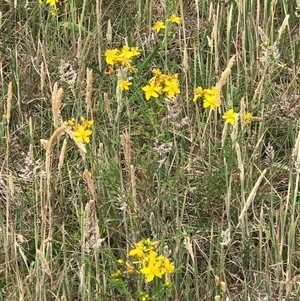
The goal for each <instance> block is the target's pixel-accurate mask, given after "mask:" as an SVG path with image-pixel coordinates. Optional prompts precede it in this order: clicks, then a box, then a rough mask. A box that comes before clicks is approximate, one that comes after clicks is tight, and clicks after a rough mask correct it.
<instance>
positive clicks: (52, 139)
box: [41, 122, 68, 189]
mask: <svg viewBox="0 0 300 301" xmlns="http://www.w3.org/2000/svg"><path fill="white" fill-rule="evenodd" d="M67 127H68V124H67V123H66V122H65V123H63V125H62V126H60V127H59V128H58V129H56V130H55V131H54V133H53V134H52V135H51V137H50V139H49V140H45V139H41V143H42V145H43V147H44V148H45V150H46V162H45V165H46V166H45V169H46V177H47V188H48V189H50V179H51V168H50V166H51V153H52V149H53V146H54V143H55V141H56V140H57V139H58V138H59V137H60V135H61V134H62V133H63V132H65V130H66V129H67Z"/></svg>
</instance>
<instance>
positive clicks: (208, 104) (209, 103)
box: [203, 94, 220, 110]
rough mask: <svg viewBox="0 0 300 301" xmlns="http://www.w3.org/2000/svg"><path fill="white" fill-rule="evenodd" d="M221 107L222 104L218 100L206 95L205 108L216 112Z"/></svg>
mask: <svg viewBox="0 0 300 301" xmlns="http://www.w3.org/2000/svg"><path fill="white" fill-rule="evenodd" d="M219 106H220V103H219V102H218V101H217V100H216V97H215V96H211V95H209V94H204V101H203V108H204V109H206V108H210V109H211V110H215V109H216V108H218V107H219Z"/></svg>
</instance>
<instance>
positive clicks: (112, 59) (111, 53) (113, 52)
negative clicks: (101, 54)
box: [105, 49, 120, 65]
mask: <svg viewBox="0 0 300 301" xmlns="http://www.w3.org/2000/svg"><path fill="white" fill-rule="evenodd" d="M119 53H120V52H119V50H118V49H108V50H106V51H105V61H106V63H107V64H109V65H114V64H115V63H116V59H117V58H118V55H119Z"/></svg>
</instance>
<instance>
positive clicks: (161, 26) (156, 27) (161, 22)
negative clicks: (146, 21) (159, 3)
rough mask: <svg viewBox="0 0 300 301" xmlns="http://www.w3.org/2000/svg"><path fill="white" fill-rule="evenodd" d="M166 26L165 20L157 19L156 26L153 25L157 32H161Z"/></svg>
mask: <svg viewBox="0 0 300 301" xmlns="http://www.w3.org/2000/svg"><path fill="white" fill-rule="evenodd" d="M164 28H166V26H165V24H164V22H163V21H157V22H156V23H155V24H154V26H153V27H152V29H153V30H156V32H159V31H160V30H161V29H164Z"/></svg>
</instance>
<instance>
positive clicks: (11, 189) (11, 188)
mask: <svg viewBox="0 0 300 301" xmlns="http://www.w3.org/2000/svg"><path fill="white" fill-rule="evenodd" d="M8 189H9V194H8V195H9V196H12V197H13V196H14V194H15V184H14V178H13V175H12V173H11V172H9V174H8Z"/></svg>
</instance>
